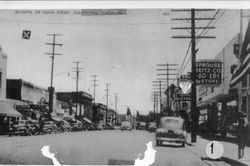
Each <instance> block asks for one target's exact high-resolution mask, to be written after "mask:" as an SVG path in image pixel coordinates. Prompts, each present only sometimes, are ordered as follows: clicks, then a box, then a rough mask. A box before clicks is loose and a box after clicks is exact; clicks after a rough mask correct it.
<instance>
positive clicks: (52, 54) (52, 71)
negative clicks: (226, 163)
mask: <svg viewBox="0 0 250 166" xmlns="http://www.w3.org/2000/svg"><path fill="white" fill-rule="evenodd" d="M47 36H53V42H52V43H45V44H46V45H52V52H51V53H45V54H48V55H51V56H50V57H51V76H50V87H49V88H48V91H49V112H50V113H52V112H53V96H54V89H55V88H54V87H53V74H54V59H55V55H62V54H58V53H55V46H62V44H58V43H56V36H61V34H47Z"/></svg>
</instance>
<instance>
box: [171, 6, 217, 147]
mask: <svg viewBox="0 0 250 166" xmlns="http://www.w3.org/2000/svg"><path fill="white" fill-rule="evenodd" d="M196 11H198V12H208V11H214V9H180V10H172V12H191V13H190V14H191V18H175V19H172V20H175V21H178V20H179V21H183V20H189V21H191V26H190V27H175V28H172V29H177V30H178V29H179V30H187V29H191V36H172V38H179V39H183V38H186V39H191V81H192V86H191V142H192V143H193V142H196V141H197V131H198V125H199V123H198V122H199V110H197V108H196V70H195V69H196V67H195V65H196V52H197V51H198V50H196V39H201V38H206V39H213V38H215V37H214V36H203V35H202V33H203V32H204V31H205V30H207V29H215V27H211V26H209V25H210V23H211V22H212V21H213V20H214V19H215V16H216V15H217V13H218V11H219V10H217V12H216V13H215V15H214V16H213V17H209V18H198V17H195V14H196V13H195V12H196ZM196 20H199V21H202V20H209V21H210V23H209V24H208V25H207V26H205V27H196V26H195V21H196ZM196 29H203V32H201V33H200V34H199V35H198V36H196V34H195V33H196Z"/></svg>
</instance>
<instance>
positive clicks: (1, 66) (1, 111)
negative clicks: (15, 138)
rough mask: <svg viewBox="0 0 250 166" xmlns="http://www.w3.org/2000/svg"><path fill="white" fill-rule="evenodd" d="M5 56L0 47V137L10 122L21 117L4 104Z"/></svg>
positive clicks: (6, 130) (5, 131)
mask: <svg viewBox="0 0 250 166" xmlns="http://www.w3.org/2000/svg"><path fill="white" fill-rule="evenodd" d="M6 77H7V55H6V54H5V53H3V52H2V48H1V47H0V135H1V134H6V133H7V132H8V130H9V125H10V122H11V121H14V120H18V119H19V118H21V117H22V115H21V114H20V113H19V112H17V111H16V110H15V109H13V107H10V106H9V105H8V104H7V103H6Z"/></svg>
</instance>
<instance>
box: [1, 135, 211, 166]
mask: <svg viewBox="0 0 250 166" xmlns="http://www.w3.org/2000/svg"><path fill="white" fill-rule="evenodd" d="M0 139H1V143H0V146H1V150H0V156H1V157H0V163H1V164H52V161H51V160H50V159H48V158H45V157H44V156H42V153H41V148H42V147H43V146H44V145H50V151H51V152H53V153H54V152H57V153H56V157H57V159H58V160H59V162H60V163H61V164H83V165H88V164H90V165H99V164H133V162H134V160H135V158H137V155H138V154H139V153H141V154H142V155H143V154H144V151H145V150H146V143H148V142H149V141H153V143H154V145H155V141H154V133H148V132H147V131H135V130H133V131H132V132H130V131H124V132H121V131H120V130H113V131H87V132H76V133H63V134H50V135H44V136H23V137H2V138H0ZM154 148H155V149H156V150H157V153H156V162H155V163H154V165H159V166H163V165H167V166H170V165H173V166H174V165H176V166H177V165H178V166H181V165H183V166H184V165H192V166H203V165H207V164H206V163H204V162H203V161H201V159H200V156H199V155H197V154H195V153H193V152H192V151H190V150H189V147H188V146H186V147H185V148H182V147H178V145H169V146H168V145H164V146H161V147H154Z"/></svg>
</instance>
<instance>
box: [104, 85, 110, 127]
mask: <svg viewBox="0 0 250 166" xmlns="http://www.w3.org/2000/svg"><path fill="white" fill-rule="evenodd" d="M109 86H110V83H106V89H105V91H106V105H107V107H106V108H107V110H106V119H105V123H106V124H107V123H108V104H109V91H110V90H109Z"/></svg>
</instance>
